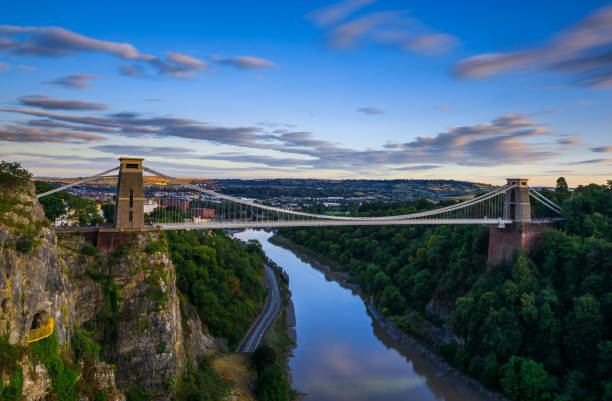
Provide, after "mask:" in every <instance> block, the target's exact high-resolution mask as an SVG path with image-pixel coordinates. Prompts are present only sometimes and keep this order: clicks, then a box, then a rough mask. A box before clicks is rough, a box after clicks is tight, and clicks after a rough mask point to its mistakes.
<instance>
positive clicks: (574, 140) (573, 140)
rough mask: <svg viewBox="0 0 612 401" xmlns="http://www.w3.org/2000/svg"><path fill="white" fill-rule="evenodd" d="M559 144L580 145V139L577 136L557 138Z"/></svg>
mask: <svg viewBox="0 0 612 401" xmlns="http://www.w3.org/2000/svg"><path fill="white" fill-rule="evenodd" d="M557 143H558V144H559V145H565V146H578V145H582V141H581V140H580V139H578V138H559V139H557Z"/></svg>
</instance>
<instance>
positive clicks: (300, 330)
mask: <svg viewBox="0 0 612 401" xmlns="http://www.w3.org/2000/svg"><path fill="white" fill-rule="evenodd" d="M271 235H272V234H271V233H267V232H264V231H257V230H246V231H244V232H241V233H238V234H236V236H237V237H239V238H241V239H243V240H248V239H257V240H259V241H260V242H261V244H262V246H263V249H264V251H265V252H266V254H267V255H268V256H269V257H270V258H271V259H272V260H274V261H275V262H276V263H278V264H279V265H280V266H282V267H283V268H284V269H285V270H286V271H287V273H288V274H289V277H290V280H289V286H290V289H291V292H292V294H293V296H292V299H293V303H294V305H295V313H296V323H297V324H296V330H297V342H298V346H297V348H296V349H295V350H294V357H293V358H291V360H290V362H289V365H290V367H291V371H292V376H293V386H294V387H295V388H296V389H297V390H299V391H302V392H305V393H308V395H307V396H306V397H305V399H306V400H317V401H327V400H330V401H331V400H334V401H342V400H347V401H348V400H352V401H368V400H376V401H386V400H389V401H391V400H399V399H406V400H413V401H426V400H446V401H467V400H484V398H483V397H482V396H480V395H479V394H476V393H474V392H473V391H472V389H471V388H469V387H467V386H465V385H461V384H460V383H457V381H456V380H455V379H454V378H453V377H452V376H451V377H449V376H448V375H446V374H443V373H440V372H438V370H437V369H436V366H435V365H434V364H432V363H431V362H429V361H428V360H426V359H424V358H423V357H421V356H420V355H418V354H416V353H415V352H414V351H413V350H411V349H410V348H408V347H404V346H402V345H401V344H396V343H395V341H393V339H392V338H391V337H390V336H389V335H388V334H387V333H386V332H385V331H384V330H383V329H382V327H380V325H378V324H377V323H376V321H374V320H373V319H372V317H371V316H370V315H369V313H368V311H367V309H366V307H365V305H364V303H363V301H362V300H361V298H360V297H359V296H358V295H356V294H354V293H353V292H352V291H351V290H350V289H347V288H343V287H342V286H340V284H338V283H337V282H335V281H330V280H329V278H327V277H325V274H323V273H322V272H320V271H318V270H316V269H314V268H313V267H312V266H311V265H310V264H308V263H306V262H304V261H302V260H300V259H299V258H297V257H296V256H295V255H294V254H293V253H291V252H290V251H288V250H286V249H283V248H280V247H278V246H276V245H273V244H271V243H269V242H268V241H267V240H268V238H269V237H270V236H271Z"/></svg>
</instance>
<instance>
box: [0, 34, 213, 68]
mask: <svg viewBox="0 0 612 401" xmlns="http://www.w3.org/2000/svg"><path fill="white" fill-rule="evenodd" d="M0 40H2V45H1V46H0V50H5V51H10V52H12V53H13V54H15V55H28V56H56V57H58V56H67V55H71V54H76V53H83V52H89V53H91V52H97V53H106V54H109V55H112V56H115V57H118V58H120V59H123V60H129V61H131V62H139V63H145V64H148V65H150V66H152V67H153V68H155V69H156V70H157V71H158V72H159V73H160V74H164V75H168V76H172V77H178V78H189V77H192V76H193V75H195V73H197V72H198V71H202V70H205V69H206V68H207V64H206V62H204V61H202V60H198V59H196V58H194V57H191V56H189V55H186V54H183V53H178V52H166V54H165V59H164V58H161V57H157V56H154V55H150V54H143V53H140V52H139V51H138V50H137V49H136V47H134V46H133V45H132V44H130V43H120V42H111V41H105V40H99V39H94V38H90V37H87V36H85V35H81V34H79V33H76V32H73V31H70V30H68V29H65V28H61V27H57V26H46V27H35V26H15V25H0Z"/></svg>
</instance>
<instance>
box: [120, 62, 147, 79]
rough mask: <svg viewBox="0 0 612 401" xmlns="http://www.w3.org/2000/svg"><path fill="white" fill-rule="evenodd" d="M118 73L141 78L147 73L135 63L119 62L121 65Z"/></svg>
mask: <svg viewBox="0 0 612 401" xmlns="http://www.w3.org/2000/svg"><path fill="white" fill-rule="evenodd" d="M119 74H121V75H123V76H125V77H132V78H143V77H145V76H146V75H147V74H146V73H145V71H144V68H143V67H142V66H141V65H139V64H136V63H125V64H121V66H120V67H119Z"/></svg>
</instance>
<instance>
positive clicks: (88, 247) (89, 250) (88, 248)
mask: <svg viewBox="0 0 612 401" xmlns="http://www.w3.org/2000/svg"><path fill="white" fill-rule="evenodd" d="M81 253H82V254H83V255H87V256H95V255H97V254H98V248H97V247H96V246H95V245H92V244H85V245H83V248H81Z"/></svg>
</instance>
